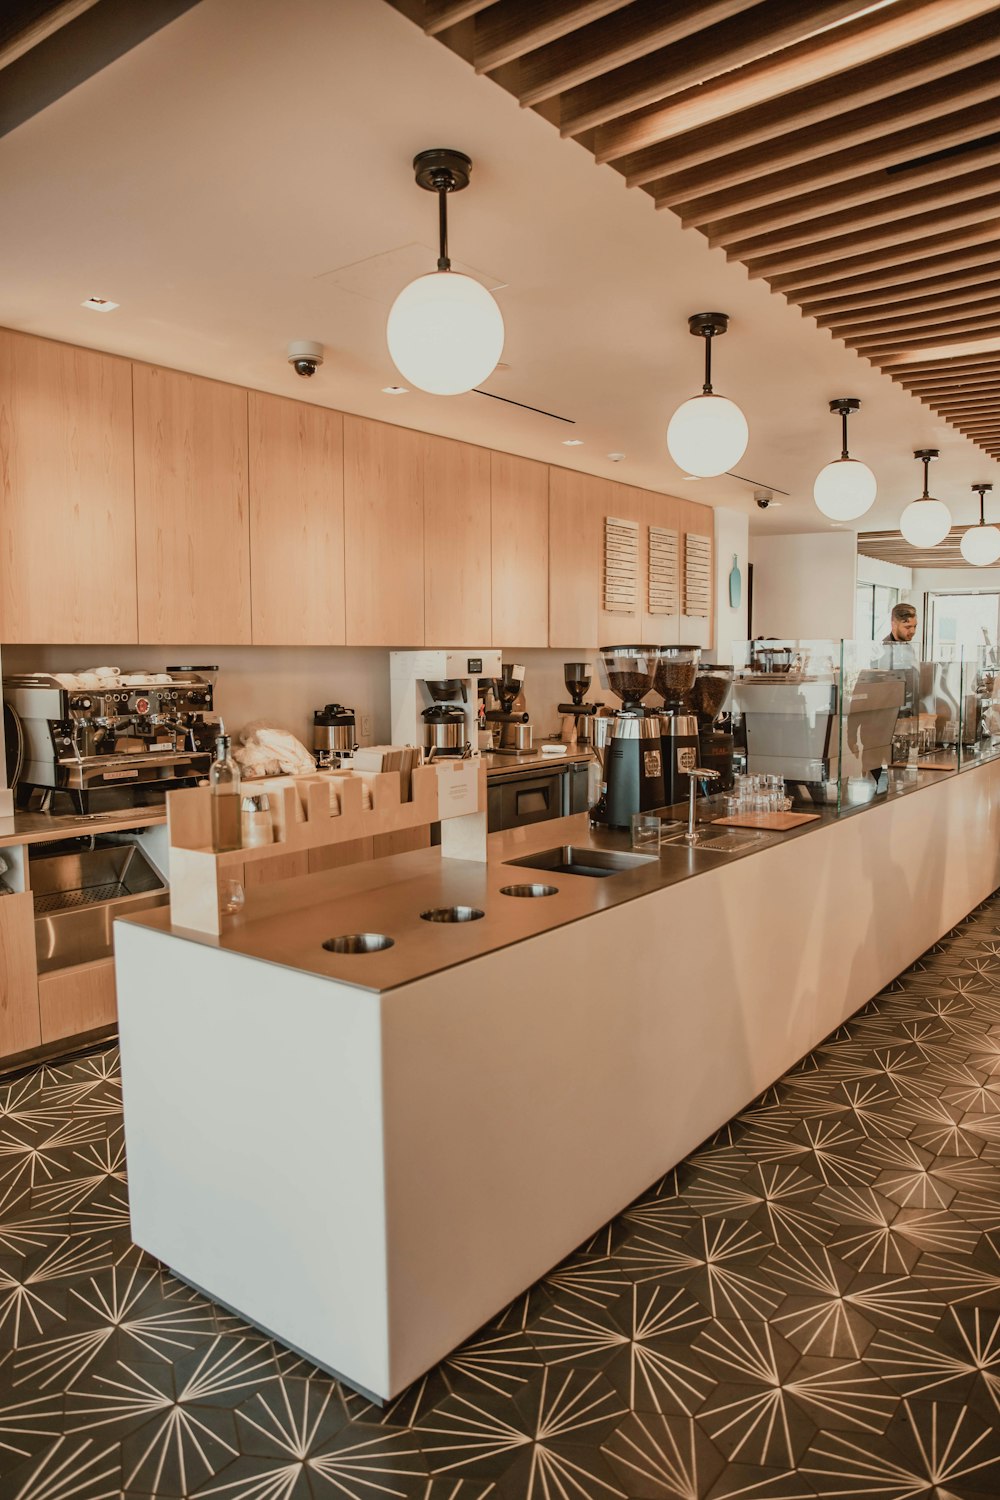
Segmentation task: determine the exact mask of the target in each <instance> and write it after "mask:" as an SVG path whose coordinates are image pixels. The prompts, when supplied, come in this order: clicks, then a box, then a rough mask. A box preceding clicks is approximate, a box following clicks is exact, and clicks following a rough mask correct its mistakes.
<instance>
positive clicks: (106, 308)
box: [80, 297, 119, 312]
mask: <svg viewBox="0 0 1000 1500" xmlns="http://www.w3.org/2000/svg"><path fill="white" fill-rule="evenodd" d="M118 305H119V304H118V303H117V302H111V301H109V299H108V298H107V297H88V298H87V299H86V300H85V301H84V302H81V303H80V306H81V307H89V308H90V310H91V312H114V310H115V308H116V307H117V306H118Z"/></svg>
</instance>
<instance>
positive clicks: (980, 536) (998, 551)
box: [959, 526, 1000, 568]
mask: <svg viewBox="0 0 1000 1500" xmlns="http://www.w3.org/2000/svg"><path fill="white" fill-rule="evenodd" d="M959 546H960V548H961V551H962V556H963V557H964V558H965V560H966V562H967V563H971V564H972V566H973V567H974V568H988V567H989V566H990V564H991V563H995V562H997V561H998V560H1000V531H998V530H997V528H996V527H995V526H970V527H969V529H968V531H967V532H966V533H965V535H964V536H963V537H962V540H961V542H960V543H959Z"/></svg>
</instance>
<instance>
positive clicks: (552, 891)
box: [500, 884, 559, 896]
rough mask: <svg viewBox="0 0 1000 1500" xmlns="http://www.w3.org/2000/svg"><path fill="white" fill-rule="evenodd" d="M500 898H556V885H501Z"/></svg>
mask: <svg viewBox="0 0 1000 1500" xmlns="http://www.w3.org/2000/svg"><path fill="white" fill-rule="evenodd" d="M500 894H501V896H558V894H559V887H558V886H557V885H538V884H535V885H502V886H501V887H500Z"/></svg>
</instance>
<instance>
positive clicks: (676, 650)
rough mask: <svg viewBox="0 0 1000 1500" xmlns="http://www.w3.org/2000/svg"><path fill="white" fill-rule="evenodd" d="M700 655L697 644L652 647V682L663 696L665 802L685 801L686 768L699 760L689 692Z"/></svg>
mask: <svg viewBox="0 0 1000 1500" xmlns="http://www.w3.org/2000/svg"><path fill="white" fill-rule="evenodd" d="M700 658H701V648H700V647H698V646H660V647H659V648H658V649H657V651H656V672H655V676H654V679H653V684H654V687H655V688H656V691H657V692H658V693H659V694H660V696H661V697H662V699H663V707H662V708H661V709H660V710H659V716H660V734H661V735H662V738H663V795H664V801H665V802H667V803H674V802H686V801H687V797H688V791H689V787H690V781H691V777H690V772H691V771H693V770H694V769H695V767H696V766H697V765H698V764H699V760H698V753H699V752H698V719H697V716H696V714H695V711H694V705H693V703H692V701H691V693H692V691H693V689H694V685H695V679H696V677H697V674H698V662H699V660H700Z"/></svg>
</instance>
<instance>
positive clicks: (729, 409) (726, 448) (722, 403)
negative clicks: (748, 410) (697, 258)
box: [667, 312, 750, 479]
mask: <svg viewBox="0 0 1000 1500" xmlns="http://www.w3.org/2000/svg"><path fill="white" fill-rule="evenodd" d="M728 327H729V315H728V313H719V312H707V313H695V314H694V316H693V317H691V318H688V328H689V330H690V332H691V333H693V334H694V336H695V338H703V339H704V340H705V383H704V385H703V386H702V388H701V395H700V396H692V398H691V400H690V401H685V402H684V404H683V406H679V407H678V408H677V410H676V411H675V412H674V414H673V416H672V417H671V418H670V426H669V427H668V428H667V448H668V450H669V452H670V457H671V458H672V459H673V461H674V463H675V464H676V465H677V467H678V468H679V469H683V470H684V471H685V473H687V474H694V475H696V476H697V477H698V478H699V479H713V478H714V477H715V476H716V475H717V474H724V473H725V472H726V470H727V469H731V468H732V467H733V464H737V463H739V461H740V459H741V458H742V457H743V455H744V453H745V452H746V446H747V443H748V442H749V440H750V429H749V428H748V427H747V419H746V417H745V416H744V415H743V413H742V412H741V411H740V409H739V407H738V406H737V405H736V403H735V401H730V400H728V399H727V398H726V397H725V396H717V395H716V394H715V392H714V391H713V390H712V340H713V338H718V337H719V335H720V334H723V333H725V332H726V330H727V328H728Z"/></svg>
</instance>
